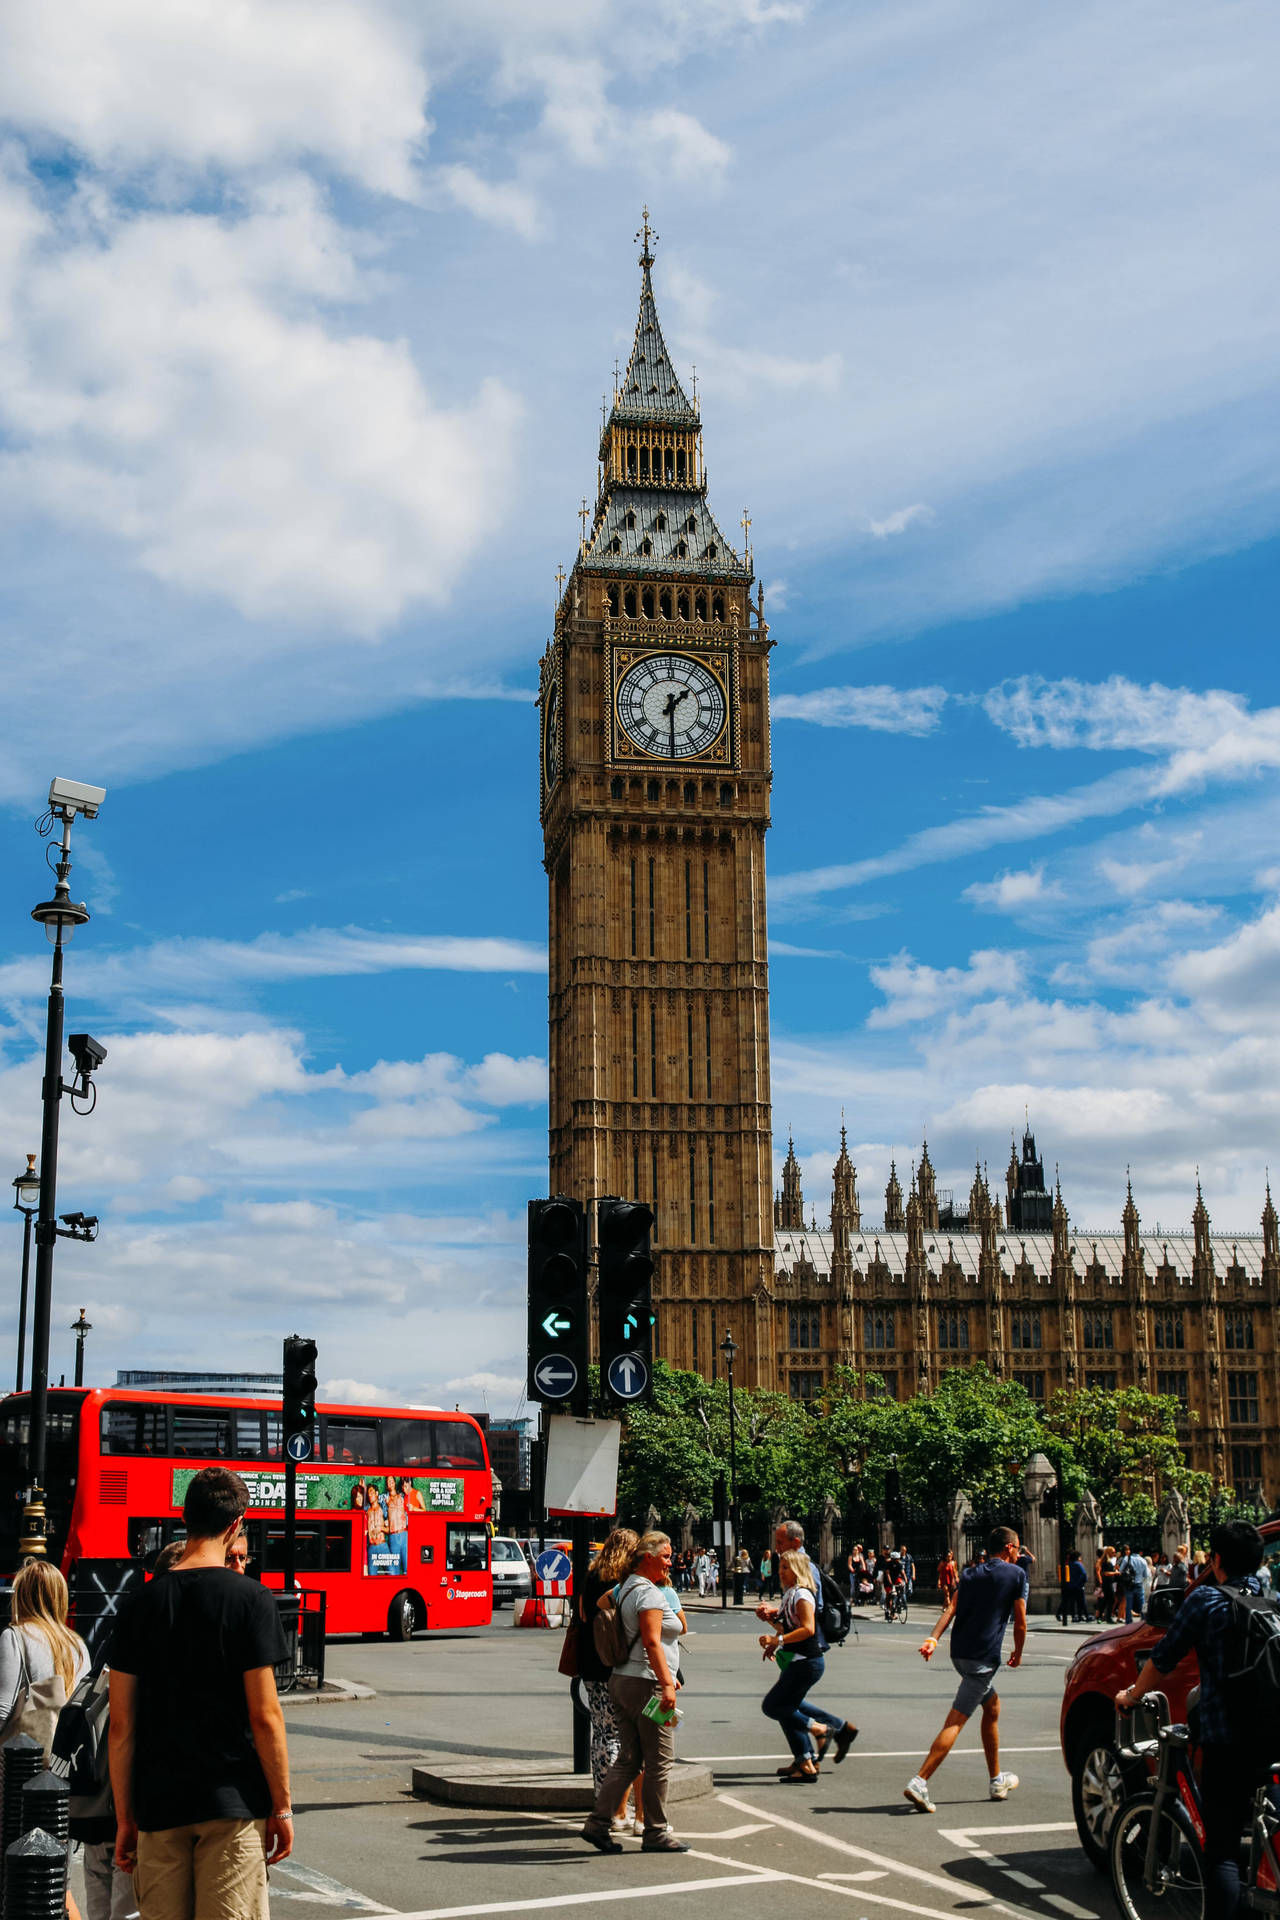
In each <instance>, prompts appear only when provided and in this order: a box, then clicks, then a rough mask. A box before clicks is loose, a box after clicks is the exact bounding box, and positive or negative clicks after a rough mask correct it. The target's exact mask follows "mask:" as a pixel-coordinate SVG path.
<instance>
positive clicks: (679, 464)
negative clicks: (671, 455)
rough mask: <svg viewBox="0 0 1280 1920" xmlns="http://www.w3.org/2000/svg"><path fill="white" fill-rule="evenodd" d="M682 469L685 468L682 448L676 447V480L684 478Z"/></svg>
mask: <svg viewBox="0 0 1280 1920" xmlns="http://www.w3.org/2000/svg"><path fill="white" fill-rule="evenodd" d="M684 470H685V457H684V448H683V447H677V448H676V479H677V480H683V479H684Z"/></svg>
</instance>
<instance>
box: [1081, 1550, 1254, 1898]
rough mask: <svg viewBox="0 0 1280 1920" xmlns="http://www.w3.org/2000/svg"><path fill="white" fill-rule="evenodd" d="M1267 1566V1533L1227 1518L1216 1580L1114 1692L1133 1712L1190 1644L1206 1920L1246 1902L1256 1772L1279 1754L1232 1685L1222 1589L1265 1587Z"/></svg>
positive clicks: (1212, 1563) (1230, 1614) (1215, 1557)
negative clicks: (1195, 1683)
mask: <svg viewBox="0 0 1280 1920" xmlns="http://www.w3.org/2000/svg"><path fill="white" fill-rule="evenodd" d="M1261 1564H1262V1535H1261V1534H1260V1533H1259V1532H1258V1529H1257V1528H1256V1527H1251V1526H1249V1525H1248V1523H1247V1522H1246V1521H1244V1520H1226V1521H1223V1523H1222V1524H1221V1525H1220V1526H1216V1527H1215V1528H1214V1529H1213V1532H1212V1533H1211V1534H1210V1535H1209V1570H1210V1573H1211V1574H1212V1576H1213V1577H1212V1579H1206V1580H1201V1581H1200V1582H1199V1583H1198V1585H1196V1586H1194V1587H1192V1589H1191V1591H1190V1592H1189V1593H1188V1595H1187V1597H1186V1599H1185V1600H1184V1601H1183V1603H1182V1605H1181V1606H1180V1607H1179V1609H1178V1611H1177V1613H1176V1614H1175V1615H1174V1618H1173V1625H1172V1626H1171V1627H1170V1628H1169V1631H1168V1632H1167V1633H1166V1634H1165V1636H1164V1639H1163V1640H1161V1641H1160V1642H1159V1643H1158V1644H1157V1645H1156V1646H1155V1647H1153V1648H1152V1650H1151V1658H1150V1660H1149V1661H1148V1663H1147V1665H1146V1666H1145V1667H1144V1668H1143V1670H1142V1673H1141V1674H1140V1676H1139V1677H1138V1679H1137V1680H1136V1681H1135V1682H1134V1684H1133V1685H1132V1686H1131V1687H1125V1688H1124V1690H1123V1691H1122V1692H1121V1693H1118V1694H1117V1695H1116V1705H1117V1707H1119V1708H1120V1710H1121V1712H1122V1713H1128V1712H1129V1711H1130V1709H1131V1708H1132V1707H1133V1706H1134V1704H1135V1703H1136V1702H1137V1701H1139V1700H1140V1699H1141V1698H1142V1696H1143V1694H1145V1693H1153V1692H1155V1691H1156V1690H1157V1689H1158V1688H1159V1686H1160V1683H1161V1681H1162V1680H1163V1679H1164V1676H1165V1675H1166V1674H1167V1673H1172V1671H1173V1669H1174V1668H1175V1667H1176V1666H1177V1664H1178V1662H1179V1660H1181V1659H1182V1658H1183V1656H1184V1654H1187V1653H1189V1652H1190V1651H1191V1650H1192V1648H1194V1649H1195V1652H1196V1655H1197V1657H1198V1659H1199V1662H1200V1798H1201V1801H1202V1803H1203V1806H1204V1868H1205V1917H1206V1920H1232V1916H1233V1915H1234V1913H1235V1911H1236V1908H1237V1907H1238V1906H1239V1904H1240V1866H1239V1852H1240V1836H1241V1834H1242V1833H1243V1832H1244V1829H1245V1825H1246V1822H1247V1821H1248V1818H1249V1808H1250V1805H1251V1803H1252V1800H1253V1791H1254V1788H1255V1786H1256V1785H1257V1782H1258V1775H1259V1773H1260V1772H1261V1770H1262V1768H1263V1767H1265V1766H1266V1765H1267V1764H1268V1762H1269V1761H1271V1760H1274V1758H1275V1754H1274V1753H1273V1752H1272V1751H1271V1749H1272V1748H1273V1747H1274V1746H1275V1743H1276V1729H1275V1727H1274V1726H1269V1725H1265V1724H1263V1716H1262V1715H1261V1714H1260V1713H1259V1712H1258V1711H1257V1709H1256V1708H1251V1707H1250V1706H1248V1705H1247V1704H1244V1703H1242V1702H1241V1701H1240V1700H1239V1699H1238V1698H1236V1697H1233V1696H1232V1695H1231V1693H1230V1691H1229V1689H1228V1687H1227V1655H1228V1652H1229V1650H1230V1642H1231V1630H1232V1625H1233V1622H1234V1619H1235V1614H1236V1609H1235V1608H1234V1607H1233V1606H1232V1604H1231V1602H1230V1601H1229V1600H1228V1599H1227V1597H1226V1594H1225V1593H1224V1592H1223V1591H1222V1589H1223V1588H1224V1587H1232V1588H1235V1589H1236V1590H1237V1591H1238V1592H1240V1593H1261V1591H1262V1586H1261V1583H1260V1582H1259V1581H1258V1580H1257V1578H1256V1577H1255V1576H1256V1574H1257V1571H1258V1568H1259V1567H1260V1566H1261Z"/></svg>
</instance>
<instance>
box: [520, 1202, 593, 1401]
mask: <svg viewBox="0 0 1280 1920" xmlns="http://www.w3.org/2000/svg"><path fill="white" fill-rule="evenodd" d="M590 1357H591V1322H590V1306H589V1303H588V1298H587V1222H586V1215H585V1214H584V1213H583V1210H582V1202H581V1201H580V1200H566V1199H565V1197H564V1196H563V1194H558V1195H557V1196H556V1197H555V1198H554V1199H551V1200H531V1201H530V1202H529V1380H528V1393H529V1398H530V1399H531V1400H555V1401H569V1400H585V1398H586V1392H587V1362H588V1360H589V1359H590Z"/></svg>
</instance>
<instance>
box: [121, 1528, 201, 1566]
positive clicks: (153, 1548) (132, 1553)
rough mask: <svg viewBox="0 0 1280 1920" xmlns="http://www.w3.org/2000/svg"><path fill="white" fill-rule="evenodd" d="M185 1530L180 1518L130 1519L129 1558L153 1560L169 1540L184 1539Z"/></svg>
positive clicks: (185, 1535)
mask: <svg viewBox="0 0 1280 1920" xmlns="http://www.w3.org/2000/svg"><path fill="white" fill-rule="evenodd" d="M186 1537H187V1530H186V1528H185V1527H184V1526H183V1524H182V1522H181V1520H161V1519H154V1520H151V1519H147V1520H144V1519H132V1520H130V1522H129V1558H130V1559H131V1560H154V1559H155V1557H156V1555H157V1554H158V1553H159V1551H160V1549H161V1548H162V1547H167V1546H168V1545H169V1542H170V1541H171V1540H185V1539H186Z"/></svg>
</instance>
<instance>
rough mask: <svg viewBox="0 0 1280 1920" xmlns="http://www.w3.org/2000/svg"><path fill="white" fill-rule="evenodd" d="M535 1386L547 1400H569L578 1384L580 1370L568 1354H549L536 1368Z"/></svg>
mask: <svg viewBox="0 0 1280 1920" xmlns="http://www.w3.org/2000/svg"><path fill="white" fill-rule="evenodd" d="M533 1384H534V1386H535V1387H536V1388H537V1390H538V1392H539V1393H540V1394H541V1395H542V1396H543V1397H544V1398H545V1399H547V1400H567V1399H568V1398H569V1395H570V1394H571V1393H572V1392H573V1390H574V1388H575V1387H576V1386H577V1384H578V1369H577V1368H576V1367H575V1366H574V1364H573V1361H572V1360H571V1359H570V1358H569V1356H568V1354H567V1353H549V1354H548V1355H547V1357H546V1359H545V1360H539V1362H538V1364H537V1366H536V1367H535V1368H534V1370H533Z"/></svg>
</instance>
